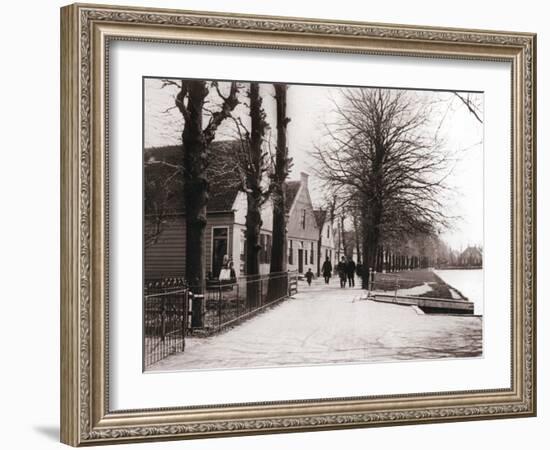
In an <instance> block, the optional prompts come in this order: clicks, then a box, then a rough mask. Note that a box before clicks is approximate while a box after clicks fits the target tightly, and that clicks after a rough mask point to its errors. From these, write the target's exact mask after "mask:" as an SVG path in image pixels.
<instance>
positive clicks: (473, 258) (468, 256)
mask: <svg viewBox="0 0 550 450" xmlns="http://www.w3.org/2000/svg"><path fill="white" fill-rule="evenodd" d="M458 265H459V266H465V267H481V266H482V265H483V251H482V249H481V247H475V246H470V247H467V248H466V250H464V251H463V252H462V253H461V254H460V255H459V257H458Z"/></svg>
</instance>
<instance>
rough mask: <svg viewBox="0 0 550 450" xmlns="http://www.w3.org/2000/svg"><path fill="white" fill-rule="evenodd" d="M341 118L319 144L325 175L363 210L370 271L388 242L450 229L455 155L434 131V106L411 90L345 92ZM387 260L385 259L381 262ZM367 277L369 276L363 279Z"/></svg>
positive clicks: (366, 261)
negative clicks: (446, 202)
mask: <svg viewBox="0 0 550 450" xmlns="http://www.w3.org/2000/svg"><path fill="white" fill-rule="evenodd" d="M342 96H343V99H344V104H343V105H341V106H339V105H335V108H336V109H335V112H336V114H337V116H338V120H337V122H336V123H334V124H329V125H328V126H327V132H328V136H327V137H328V138H329V139H330V144H328V145H326V146H323V147H319V148H317V150H316V153H315V155H316V157H317V159H318V161H319V162H320V164H319V166H320V167H319V169H318V173H319V175H320V176H321V177H322V178H324V179H325V180H326V181H327V182H328V183H329V184H331V185H332V186H333V187H334V188H337V189H338V190H339V195H340V196H341V198H342V200H343V203H346V202H348V203H352V202H357V205H358V208H359V210H360V211H361V217H360V223H361V231H362V233H361V234H362V249H363V251H362V253H363V258H364V264H363V268H364V270H365V271H366V270H368V268H369V267H371V268H372V267H376V266H377V264H376V262H377V260H378V259H379V258H380V254H383V251H381V249H380V244H381V243H382V242H383V239H384V238H385V239H391V238H395V237H397V238H399V237H403V236H407V235H414V234H421V233H432V232H434V231H435V229H436V228H437V227H439V226H445V225H446V223H447V219H448V218H447V217H446V216H445V214H444V213H443V212H442V210H443V208H442V207H443V203H442V195H443V193H444V191H445V189H446V187H445V179H446V177H447V176H448V174H449V172H448V161H449V158H448V155H447V154H446V153H445V152H443V151H442V150H441V145H440V143H439V142H438V141H437V138H436V137H435V136H434V135H433V134H431V133H430V129H431V127H430V106H429V105H427V104H422V102H420V101H419V99H418V98H417V97H416V96H415V95H413V94H412V93H409V92H407V91H398V90H388V89H370V88H363V89H353V90H351V89H349V90H343V91H342ZM378 265H380V264H378ZM363 278H364V279H365V278H366V277H363Z"/></svg>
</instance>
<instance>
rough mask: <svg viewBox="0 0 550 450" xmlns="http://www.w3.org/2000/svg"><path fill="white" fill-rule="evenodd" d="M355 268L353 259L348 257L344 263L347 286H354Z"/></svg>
mask: <svg viewBox="0 0 550 450" xmlns="http://www.w3.org/2000/svg"><path fill="white" fill-rule="evenodd" d="M355 268H356V266H355V261H353V258H351V257H350V258H349V260H348V262H347V264H346V275H347V277H348V286H349V287H355Z"/></svg>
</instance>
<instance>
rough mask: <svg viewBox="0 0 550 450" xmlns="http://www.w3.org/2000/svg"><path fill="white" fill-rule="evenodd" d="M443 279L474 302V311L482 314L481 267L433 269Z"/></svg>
mask: <svg viewBox="0 0 550 450" xmlns="http://www.w3.org/2000/svg"><path fill="white" fill-rule="evenodd" d="M434 272H435V273H436V274H437V275H439V276H440V277H441V279H442V280H443V281H445V282H446V283H447V284H449V285H451V286H452V287H454V288H456V289H458V290H459V291H460V292H461V293H462V295H464V296H465V297H468V300H470V301H471V302H474V313H475V314H479V315H482V314H483V269H471V270H466V269H464V270H462V269H457V270H435V271H434Z"/></svg>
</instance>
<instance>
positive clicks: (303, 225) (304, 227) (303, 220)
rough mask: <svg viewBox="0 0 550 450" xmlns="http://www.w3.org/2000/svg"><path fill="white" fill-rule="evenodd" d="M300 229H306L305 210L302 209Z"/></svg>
mask: <svg viewBox="0 0 550 450" xmlns="http://www.w3.org/2000/svg"><path fill="white" fill-rule="evenodd" d="M302 229H304V230H305V229H306V210H305V209H303V210H302Z"/></svg>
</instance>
